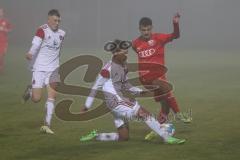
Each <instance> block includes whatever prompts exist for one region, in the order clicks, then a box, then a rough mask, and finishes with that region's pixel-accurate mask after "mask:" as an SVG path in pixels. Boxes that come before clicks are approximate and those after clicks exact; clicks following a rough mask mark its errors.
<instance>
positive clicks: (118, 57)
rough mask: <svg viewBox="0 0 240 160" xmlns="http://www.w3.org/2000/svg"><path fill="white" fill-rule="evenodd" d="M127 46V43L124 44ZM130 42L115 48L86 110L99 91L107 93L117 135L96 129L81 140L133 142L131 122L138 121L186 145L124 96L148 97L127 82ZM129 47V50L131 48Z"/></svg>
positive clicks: (170, 142) (85, 109)
mask: <svg viewBox="0 0 240 160" xmlns="http://www.w3.org/2000/svg"><path fill="white" fill-rule="evenodd" d="M124 43H125V44H124ZM127 43H128V42H126V41H121V40H115V41H114V44H115V47H113V48H115V49H112V54H113V56H112V60H111V61H109V62H108V63H107V64H106V65H105V66H104V67H103V69H102V71H101V73H100V74H99V76H98V78H97V80H96V83H95V85H94V86H93V90H92V92H91V93H90V97H88V99H87V101H86V103H85V105H86V106H85V108H83V109H82V111H87V110H88V109H89V108H90V107H91V104H92V101H93V98H94V96H95V94H96V93H95V92H96V91H97V90H96V89H99V88H101V90H102V91H103V93H104V96H105V101H106V105H107V107H108V108H109V109H110V110H111V113H112V115H113V117H114V123H115V126H116V128H117V132H114V133H98V132H97V131H96V130H94V131H92V132H90V133H89V134H88V135H86V136H82V137H81V138H80V141H88V140H92V139H96V140H99V141H127V140H128V139H129V127H128V120H131V119H134V118H137V119H140V120H141V121H143V122H145V123H146V124H147V125H148V127H149V128H151V129H152V130H153V131H155V132H156V133H157V134H158V135H159V136H160V137H161V138H162V139H163V140H164V142H166V143H168V144H182V143H184V142H185V140H184V139H177V138H174V137H172V136H171V135H169V134H168V132H167V131H166V128H165V127H164V124H160V123H159V122H158V121H157V120H156V119H155V118H154V116H153V115H152V114H150V113H149V112H148V111H147V110H146V109H144V108H143V107H142V106H140V105H139V104H138V102H137V101H136V100H135V99H133V98H128V97H126V96H124V92H129V93H132V94H135V95H137V94H144V93H145V91H143V90H142V89H140V88H137V87H134V86H132V85H131V84H130V83H129V82H128V80H127V73H128V69H127V63H126V60H127V54H128V50H127V48H129V47H130V46H129V45H127ZM127 46H128V47H127Z"/></svg>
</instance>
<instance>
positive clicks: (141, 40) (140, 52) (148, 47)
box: [132, 13, 191, 139]
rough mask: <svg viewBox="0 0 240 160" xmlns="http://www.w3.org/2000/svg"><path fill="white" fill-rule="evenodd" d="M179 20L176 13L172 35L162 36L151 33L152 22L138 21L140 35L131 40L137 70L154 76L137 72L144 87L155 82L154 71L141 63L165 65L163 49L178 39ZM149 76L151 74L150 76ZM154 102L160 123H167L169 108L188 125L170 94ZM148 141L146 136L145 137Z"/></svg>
mask: <svg viewBox="0 0 240 160" xmlns="http://www.w3.org/2000/svg"><path fill="white" fill-rule="evenodd" d="M179 19H180V15H179V14H178V13H177V14H176V15H175V16H174V17H173V28H174V30H173V33H171V34H163V33H153V32H152V28H153V25H152V20H151V19H150V18H148V17H143V18H141V20H140V21H139V31H140V33H141V35H140V37H138V38H137V39H135V40H133V43H132V45H133V50H134V51H135V52H136V54H137V56H138V64H139V70H140V71H141V70H147V71H149V72H150V73H151V72H152V73H153V75H154V76H144V74H145V73H144V72H140V71H139V76H140V81H141V83H142V84H143V85H144V86H147V85H152V84H154V81H155V80H156V76H157V75H156V74H158V73H156V71H155V70H153V69H151V68H150V67H148V66H149V65H147V66H146V65H143V64H142V63H157V64H161V65H165V58H164V47H165V45H166V44H167V43H169V42H171V41H172V40H174V39H177V38H179V36H180V31H179ZM161 74H162V73H160V72H159V79H160V80H163V81H167V78H166V76H165V75H163V76H162V75H161ZM150 75H151V74H150ZM159 92H160V93H161V91H160V90H158V91H155V95H159ZM155 101H156V102H160V103H161V106H162V109H161V111H160V113H159V121H160V123H164V122H165V121H167V115H168V113H169V108H171V109H172V110H173V112H174V113H175V115H176V118H177V119H178V120H181V121H183V122H185V123H189V122H190V121H191V119H189V118H187V117H185V116H183V114H182V113H181V112H180V110H179V106H178V104H177V101H176V99H175V97H174V95H173V93H172V92H169V93H168V94H165V95H164V96H155ZM150 135H151V134H150ZM146 139H148V136H146Z"/></svg>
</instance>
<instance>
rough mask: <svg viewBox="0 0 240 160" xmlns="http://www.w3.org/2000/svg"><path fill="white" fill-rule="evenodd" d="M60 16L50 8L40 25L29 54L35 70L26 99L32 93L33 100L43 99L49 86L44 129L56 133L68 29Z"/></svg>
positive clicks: (26, 91)
mask: <svg viewBox="0 0 240 160" xmlns="http://www.w3.org/2000/svg"><path fill="white" fill-rule="evenodd" d="M60 20H61V18H60V14H59V12H58V10H56V9H52V10H50V11H49V12H48V21H47V24H44V25H42V26H40V27H39V28H38V30H37V32H36V35H35V36H34V38H33V40H32V46H31V48H30V50H29V52H28V53H27V54H26V59H27V60H28V61H29V64H30V67H31V71H32V84H31V85H29V86H28V87H27V89H26V90H25V92H24V94H23V100H24V102H26V101H27V100H28V99H29V98H30V97H31V99H32V101H33V102H35V103H37V102H39V101H40V100H41V97H42V89H43V88H44V87H46V88H47V93H48V95H47V101H46V104H45V108H46V116H45V121H44V125H43V126H42V127H41V129H40V130H41V131H42V132H44V133H49V134H54V132H53V131H52V130H51V129H50V125H51V119H52V115H53V111H54V101H55V98H56V91H55V89H54V87H56V84H57V82H59V75H58V71H57V68H58V67H59V57H60V50H61V47H62V42H63V39H64V36H65V32H64V31H63V30H61V29H59V23H60ZM50 77H51V78H50ZM50 79H51V80H50ZM50 86H51V87H50Z"/></svg>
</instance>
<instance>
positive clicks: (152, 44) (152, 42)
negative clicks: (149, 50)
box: [148, 39, 156, 46]
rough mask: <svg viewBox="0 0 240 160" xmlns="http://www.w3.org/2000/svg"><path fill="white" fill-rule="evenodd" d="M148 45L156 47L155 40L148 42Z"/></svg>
mask: <svg viewBox="0 0 240 160" xmlns="http://www.w3.org/2000/svg"><path fill="white" fill-rule="evenodd" d="M148 44H149V45H150V46H154V45H155V44H156V41H154V40H153V39H151V40H149V41H148Z"/></svg>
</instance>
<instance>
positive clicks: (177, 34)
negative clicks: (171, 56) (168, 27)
mask: <svg viewBox="0 0 240 160" xmlns="http://www.w3.org/2000/svg"><path fill="white" fill-rule="evenodd" d="M179 37H180V29H179V24H178V23H173V32H172V33H171V34H161V33H159V34H158V39H159V40H160V41H162V42H163V43H164V44H166V43H168V42H171V41H172V40H174V39H177V38H179Z"/></svg>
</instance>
